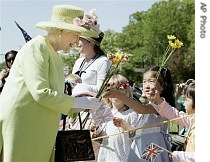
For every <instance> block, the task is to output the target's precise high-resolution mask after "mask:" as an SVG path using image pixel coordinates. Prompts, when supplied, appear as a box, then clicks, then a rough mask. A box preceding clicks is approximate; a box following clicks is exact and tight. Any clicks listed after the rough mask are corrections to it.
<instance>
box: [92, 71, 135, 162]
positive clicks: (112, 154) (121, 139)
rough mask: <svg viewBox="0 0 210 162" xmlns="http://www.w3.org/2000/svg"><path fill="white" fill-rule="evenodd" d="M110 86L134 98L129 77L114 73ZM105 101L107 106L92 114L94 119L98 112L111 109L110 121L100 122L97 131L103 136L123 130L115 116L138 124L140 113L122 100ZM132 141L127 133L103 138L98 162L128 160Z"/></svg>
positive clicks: (108, 99)
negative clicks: (115, 123)
mask: <svg viewBox="0 0 210 162" xmlns="http://www.w3.org/2000/svg"><path fill="white" fill-rule="evenodd" d="M108 88H112V89H113V88H115V89H116V90H117V91H118V92H119V93H122V94H124V95H125V96H127V97H128V98H130V99H132V98H133V95H132V92H131V87H130V85H129V81H128V79H127V78H125V77H124V76H122V75H120V74H117V75H113V76H112V77H111V78H110V80H109V82H108ZM104 102H105V105H106V107H103V108H99V110H98V111H96V114H95V115H94V114H93V115H92V116H93V121H94V116H95V117H98V116H97V113H99V112H100V111H103V110H104V109H108V110H110V114H111V116H112V118H111V119H110V120H109V121H105V122H103V123H102V124H101V125H100V124H99V125H100V127H99V128H98V129H97V133H101V135H102V136H104V135H107V136H109V135H111V134H115V133H119V132H122V131H123V129H122V128H118V127H115V126H114V124H113V121H112V119H113V117H119V118H123V119H124V120H125V121H126V122H128V123H129V124H130V125H132V126H134V125H135V124H136V122H137V119H138V114H137V113H136V112H134V111H133V110H132V109H130V108H129V107H128V106H126V105H125V104H124V103H123V102H122V101H121V100H119V99H117V98H106V99H104ZM96 124H97V122H96ZM131 143H132V139H130V138H129V135H128V134H127V133H125V134H120V135H116V136H110V137H108V138H103V140H102V143H101V145H100V149H99V154H98V160H97V162H105V161H106V162H112V161H115V162H126V161H127V157H128V154H129V151H130V146H131Z"/></svg>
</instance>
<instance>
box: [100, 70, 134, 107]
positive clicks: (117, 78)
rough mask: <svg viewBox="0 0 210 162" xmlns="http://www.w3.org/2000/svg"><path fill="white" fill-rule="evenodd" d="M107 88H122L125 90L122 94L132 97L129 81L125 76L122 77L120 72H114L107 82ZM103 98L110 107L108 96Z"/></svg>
mask: <svg viewBox="0 0 210 162" xmlns="http://www.w3.org/2000/svg"><path fill="white" fill-rule="evenodd" d="M108 88H111V89H112V88H117V89H124V90H125V91H124V94H125V95H126V96H127V97H130V98H133V93H132V89H131V87H130V85H129V81H128V79H127V78H126V77H124V76H123V75H121V74H115V75H113V76H112V77H111V78H110V80H109V82H108ZM103 100H104V102H105V104H106V105H107V106H108V107H110V108H112V103H111V101H110V98H104V99H103Z"/></svg>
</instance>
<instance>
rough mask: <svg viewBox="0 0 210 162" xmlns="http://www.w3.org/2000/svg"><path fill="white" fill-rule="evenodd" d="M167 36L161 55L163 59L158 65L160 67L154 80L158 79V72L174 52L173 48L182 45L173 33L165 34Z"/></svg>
mask: <svg viewBox="0 0 210 162" xmlns="http://www.w3.org/2000/svg"><path fill="white" fill-rule="evenodd" d="M167 38H168V40H169V41H168V43H169V44H168V46H167V48H166V50H165V52H164V55H163V60H162V62H161V65H160V68H159V70H158V72H157V77H156V81H157V80H158V78H159V75H160V72H161V70H162V68H163V67H164V66H165V64H166V63H167V61H168V59H169V58H170V57H171V55H172V54H173V53H174V52H175V50H176V49H177V48H181V47H182V46H184V45H183V43H182V42H181V41H179V39H176V37H175V36H174V35H167ZM156 81H155V82H156Z"/></svg>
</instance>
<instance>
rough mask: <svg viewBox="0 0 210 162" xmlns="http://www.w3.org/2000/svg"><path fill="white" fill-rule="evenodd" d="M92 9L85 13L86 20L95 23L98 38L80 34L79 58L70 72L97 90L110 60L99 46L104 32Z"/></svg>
mask: <svg viewBox="0 0 210 162" xmlns="http://www.w3.org/2000/svg"><path fill="white" fill-rule="evenodd" d="M94 11H95V10H94V9H93V10H91V11H90V12H89V13H86V21H87V20H88V21H91V22H92V23H93V24H95V26H94V27H95V29H96V30H97V32H98V38H94V37H90V36H83V35H82V36H80V38H79V43H78V45H79V47H80V49H79V52H80V58H78V59H77V60H76V62H75V64H74V66H73V70H72V73H73V74H77V75H79V76H80V77H81V79H82V82H83V83H86V84H87V85H89V87H90V88H91V89H92V90H93V91H96V92H98V91H99V89H100V87H101V85H102V83H103V81H104V79H105V76H106V73H107V71H108V69H109V67H110V62H109V60H108V58H107V57H106V54H105V53H104V51H103V50H102V49H101V46H100V44H101V41H102V40H103V37H104V33H103V32H102V31H100V29H99V27H100V25H99V24H98V22H97V15H96V14H95V12H94ZM83 23H84V22H83Z"/></svg>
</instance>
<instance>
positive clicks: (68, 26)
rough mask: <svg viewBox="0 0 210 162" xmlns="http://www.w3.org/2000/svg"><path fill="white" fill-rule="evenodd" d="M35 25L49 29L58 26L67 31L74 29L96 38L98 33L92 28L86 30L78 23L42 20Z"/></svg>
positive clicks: (83, 34) (82, 34)
mask: <svg viewBox="0 0 210 162" xmlns="http://www.w3.org/2000/svg"><path fill="white" fill-rule="evenodd" d="M36 27H37V28H39V29H43V30H49V28H58V29H63V30H68V31H76V32H79V33H81V36H86V37H93V38H98V33H97V32H96V31H94V30H88V29H86V28H84V27H81V26H78V25H73V24H68V23H63V22H53V21H43V22H39V23H37V24H36Z"/></svg>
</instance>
